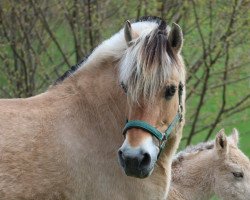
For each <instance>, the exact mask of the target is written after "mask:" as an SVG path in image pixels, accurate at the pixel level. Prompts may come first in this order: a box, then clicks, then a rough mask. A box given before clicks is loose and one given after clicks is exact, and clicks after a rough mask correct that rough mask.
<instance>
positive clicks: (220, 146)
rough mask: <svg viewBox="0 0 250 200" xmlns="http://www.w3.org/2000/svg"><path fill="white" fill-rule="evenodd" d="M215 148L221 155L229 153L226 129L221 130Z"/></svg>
mask: <svg viewBox="0 0 250 200" xmlns="http://www.w3.org/2000/svg"><path fill="white" fill-rule="evenodd" d="M215 147H216V150H217V152H218V153H219V154H226V153H227V152H228V141H227V136H226V135H225V131H224V129H221V130H220V131H219V132H218V133H217V135H216V139H215Z"/></svg>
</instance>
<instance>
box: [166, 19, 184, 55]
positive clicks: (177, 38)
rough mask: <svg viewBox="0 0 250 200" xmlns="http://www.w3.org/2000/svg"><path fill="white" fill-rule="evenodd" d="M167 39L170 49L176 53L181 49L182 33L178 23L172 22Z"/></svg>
mask: <svg viewBox="0 0 250 200" xmlns="http://www.w3.org/2000/svg"><path fill="white" fill-rule="evenodd" d="M168 40H169V42H170V45H171V47H172V49H173V50H174V51H175V52H176V53H178V52H180V51H181V48H182V44H183V33H182V30H181V27H180V26H179V25H178V24H176V23H173V24H172V27H171V31H170V33H169V37H168Z"/></svg>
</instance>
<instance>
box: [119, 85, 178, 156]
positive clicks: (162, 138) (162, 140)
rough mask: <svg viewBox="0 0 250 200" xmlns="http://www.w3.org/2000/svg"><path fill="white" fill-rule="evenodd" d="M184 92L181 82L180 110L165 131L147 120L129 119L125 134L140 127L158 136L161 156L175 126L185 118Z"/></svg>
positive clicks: (124, 130)
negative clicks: (182, 99) (182, 100)
mask: <svg viewBox="0 0 250 200" xmlns="http://www.w3.org/2000/svg"><path fill="white" fill-rule="evenodd" d="M182 93H183V84H182V83H181V82H180V83H179V87H178V96H179V106H178V111H177V113H176V115H175V118H174V119H173V121H172V122H171V123H170V124H169V126H168V127H167V129H166V130H165V131H164V133H161V132H160V131H159V130H157V129H156V128H155V127H153V126H152V125H150V124H148V123H147V122H145V121H141V120H130V121H127V123H126V125H125V127H124V129H123V135H126V133H127V131H128V130H129V129H132V128H138V129H142V130H144V131H147V132H148V133H150V134H151V135H152V136H154V137H156V138H157V139H158V140H159V144H160V145H159V153H158V156H157V158H159V156H160V154H161V152H162V150H163V149H164V147H165V145H166V142H167V139H168V137H169V135H170V134H171V133H172V132H173V129H174V128H175V126H176V125H177V124H178V123H179V122H181V121H182V118H183V116H182V111H183V106H182V102H181V97H182Z"/></svg>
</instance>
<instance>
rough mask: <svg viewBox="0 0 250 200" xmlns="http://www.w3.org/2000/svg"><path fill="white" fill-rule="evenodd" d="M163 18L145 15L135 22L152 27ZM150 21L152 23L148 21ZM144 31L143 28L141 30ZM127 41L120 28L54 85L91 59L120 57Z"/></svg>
mask: <svg viewBox="0 0 250 200" xmlns="http://www.w3.org/2000/svg"><path fill="white" fill-rule="evenodd" d="M162 21H163V20H162V19H161V18H159V17H155V16H144V17H141V18H139V19H138V20H137V21H135V22H134V23H142V24H144V25H142V26H140V27H142V29H143V28H145V27H147V28H148V27H152V25H153V24H158V25H159V24H160V23H161V22H162ZM148 22H150V23H148ZM145 23H148V24H149V25H150V26H145ZM151 29H152V28H151ZM140 31H142V30H140ZM126 48H127V47H126V42H125V39H124V35H123V29H122V30H120V31H119V32H118V33H117V34H115V35H114V36H112V37H111V38H110V39H108V40H106V41H104V42H103V43H102V44H100V45H99V46H98V47H97V48H96V49H95V50H94V51H93V52H92V53H89V54H87V56H85V57H84V58H83V59H82V60H81V61H80V62H78V63H77V64H76V65H73V66H72V67H71V68H70V69H68V70H67V71H66V72H65V73H64V74H63V75H62V76H60V77H59V78H58V79H57V80H56V81H55V82H54V84H53V85H57V84H60V83H62V82H63V81H64V80H65V79H67V78H68V77H70V76H72V75H73V74H74V73H75V72H76V71H77V70H78V69H80V68H82V67H83V66H84V65H85V63H86V62H87V61H89V60H93V59H95V60H96V59H98V60H100V59H103V58H104V57H109V56H113V57H115V58H118V59H120V58H121V57H122V55H123V54H124V51H125V49H126Z"/></svg>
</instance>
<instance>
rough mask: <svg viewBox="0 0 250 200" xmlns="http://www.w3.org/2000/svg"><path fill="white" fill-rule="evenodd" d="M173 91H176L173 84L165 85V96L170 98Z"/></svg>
mask: <svg viewBox="0 0 250 200" xmlns="http://www.w3.org/2000/svg"><path fill="white" fill-rule="evenodd" d="M175 92H176V86H175V85H170V86H167V87H166V91H165V98H166V99H170V98H171V97H172V96H174V94H175Z"/></svg>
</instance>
